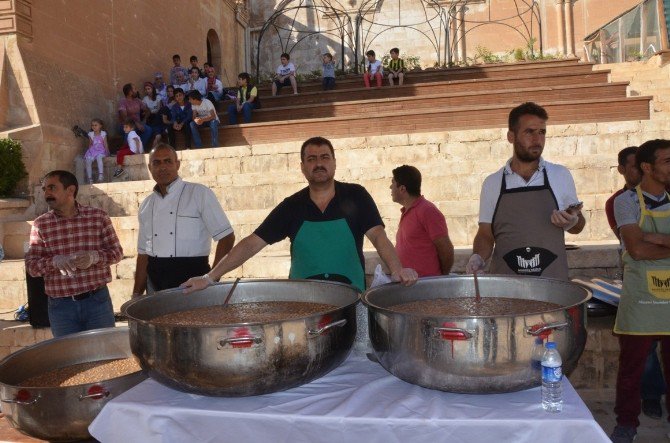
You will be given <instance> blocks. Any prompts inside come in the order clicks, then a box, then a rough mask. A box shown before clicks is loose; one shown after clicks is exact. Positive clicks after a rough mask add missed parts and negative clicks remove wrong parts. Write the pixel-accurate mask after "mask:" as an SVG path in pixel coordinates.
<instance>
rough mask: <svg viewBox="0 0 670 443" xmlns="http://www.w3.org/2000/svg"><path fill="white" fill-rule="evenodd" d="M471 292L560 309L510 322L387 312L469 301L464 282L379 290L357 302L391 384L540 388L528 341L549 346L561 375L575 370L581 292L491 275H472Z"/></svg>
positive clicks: (580, 345) (581, 336)
mask: <svg viewBox="0 0 670 443" xmlns="http://www.w3.org/2000/svg"><path fill="white" fill-rule="evenodd" d="M479 286H480V291H481V295H482V297H493V296H497V297H512V298H518V299H534V300H542V301H549V302H554V303H557V304H559V305H561V308H560V309H556V310H551V311H546V312H539V313H536V314H530V315H517V316H488V317H439V316H431V315H430V314H425V315H422V314H405V313H399V312H395V311H393V310H391V309H389V308H390V307H392V306H393V305H397V304H401V303H406V302H411V301H416V300H425V299H436V298H448V297H470V296H472V297H474V294H475V290H474V282H473V278H472V276H459V277H434V278H427V279H421V280H419V281H418V282H417V283H416V284H415V285H414V286H411V287H409V288H406V287H403V286H399V285H397V284H388V285H383V286H379V287H377V288H374V289H371V290H369V291H368V292H366V293H365V294H364V295H363V297H362V300H363V302H364V303H365V304H366V305H367V306H368V311H369V322H370V325H369V329H370V341H371V342H372V346H373V348H374V350H375V354H376V356H377V359H378V360H379V362H380V363H381V365H382V366H383V367H384V368H386V370H388V371H389V372H390V373H392V374H393V375H395V376H396V377H398V378H401V379H403V380H405V381H407V382H410V383H414V384H417V385H420V386H424V387H427V388H432V389H439V390H443V391H449V392H461V393H474V394H486V393H498V392H512V391H518V390H521V389H526V388H530V387H534V386H539V384H540V381H541V380H540V371H539V362H537V361H533V359H532V358H531V357H532V354H533V349H534V346H535V345H536V343H535V340H536V338H537V337H542V338H548V339H549V340H551V341H555V342H556V343H557V347H558V350H559V352H560V354H561V357H562V359H563V370H564V372H568V373H569V372H570V371H571V370H572V369H574V368H575V366H576V365H577V360H578V359H579V357H580V355H581V353H582V351H583V350H584V345H585V343H586V329H585V323H584V321H585V317H586V313H585V305H584V303H585V302H586V301H587V300H588V299H589V298H590V296H591V295H590V293H589V291H587V290H586V289H584V288H582V287H580V286H578V285H576V284H574V283H570V282H565V281H560V280H554V279H547V278H536V277H512V276H495V275H491V276H482V277H480V278H479ZM549 334H550V335H549ZM547 336H548V337H547ZM545 341H546V340H545Z"/></svg>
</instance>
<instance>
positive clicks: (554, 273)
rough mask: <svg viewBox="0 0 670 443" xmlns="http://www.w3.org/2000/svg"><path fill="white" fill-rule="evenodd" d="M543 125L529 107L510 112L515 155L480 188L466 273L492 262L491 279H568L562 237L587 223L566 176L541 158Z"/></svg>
mask: <svg viewBox="0 0 670 443" xmlns="http://www.w3.org/2000/svg"><path fill="white" fill-rule="evenodd" d="M548 119H549V116H548V115H547V112H546V111H545V110H544V108H542V107H541V106H538V105H536V104H535V103H531V102H528V103H524V104H522V105H519V106H517V107H516V108H514V109H512V111H511V112H510V114H509V128H508V129H509V130H508V131H507V140H508V141H509V142H510V143H512V145H513V147H514V153H513V154H512V158H511V159H510V160H509V161H508V162H507V163H506V164H505V166H503V167H502V168H501V169H500V170H498V171H497V172H495V173H494V174H491V175H489V176H488V177H487V178H486V180H484V184H483V185H482V192H481V198H480V202H479V230H478V231H477V235H476V236H475V239H474V242H473V245H472V250H473V254H472V256H471V257H470V259H469V261H468V264H467V266H466V272H467V273H473V272H481V271H483V270H484V268H485V266H486V260H488V258H489V257H491V266H490V272H491V273H493V274H511V275H531V276H542V277H553V278H560V279H563V280H567V279H568V260H567V256H566V254H565V234H564V232H565V231H567V232H569V233H571V234H578V233H580V232H581V231H582V229H584V224H585V223H586V222H585V220H584V216H582V213H581V202H579V201H578V199H577V192H576V190H575V182H574V180H573V179H572V175H571V174H570V171H568V169H567V168H565V167H564V166H561V165H557V164H553V163H549V162H548V161H545V160H544V159H543V158H542V151H543V150H544V142H545V136H546V132H547V120H548Z"/></svg>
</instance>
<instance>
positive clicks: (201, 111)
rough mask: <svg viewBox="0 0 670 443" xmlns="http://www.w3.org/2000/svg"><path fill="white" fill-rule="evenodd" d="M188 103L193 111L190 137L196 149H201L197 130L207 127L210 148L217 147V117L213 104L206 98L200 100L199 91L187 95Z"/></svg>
mask: <svg viewBox="0 0 670 443" xmlns="http://www.w3.org/2000/svg"><path fill="white" fill-rule="evenodd" d="M188 101H189V102H191V109H192V110H193V121H191V124H190V126H191V137H193V143H194V144H195V147H196V148H202V140H201V139H200V133H199V132H198V129H199V128H202V127H203V126H209V130H210V132H211V134H212V148H215V147H217V146H219V116H218V115H217V114H216V108H214V104H212V102H211V101H209V100H207V99H206V98H202V94H200V92H199V91H191V92H189V94H188Z"/></svg>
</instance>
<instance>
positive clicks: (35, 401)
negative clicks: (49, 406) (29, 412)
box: [0, 396, 41, 406]
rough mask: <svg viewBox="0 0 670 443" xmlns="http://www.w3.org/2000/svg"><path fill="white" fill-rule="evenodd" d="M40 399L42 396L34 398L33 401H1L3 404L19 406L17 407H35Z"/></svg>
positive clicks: (6, 399)
mask: <svg viewBox="0 0 670 443" xmlns="http://www.w3.org/2000/svg"><path fill="white" fill-rule="evenodd" d="M40 398H41V397H40V396H37V397H35V398H33V399H32V400H15V399H13V398H12V399H8V398H3V399H0V401H1V402H3V403H14V404H17V405H24V406H29V405H34V404H35V403H37V400H39V399H40Z"/></svg>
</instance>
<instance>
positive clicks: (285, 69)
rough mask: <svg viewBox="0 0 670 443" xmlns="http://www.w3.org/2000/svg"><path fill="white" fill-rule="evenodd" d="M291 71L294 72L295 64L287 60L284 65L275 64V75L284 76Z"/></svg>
mask: <svg viewBox="0 0 670 443" xmlns="http://www.w3.org/2000/svg"><path fill="white" fill-rule="evenodd" d="M291 72H295V66H294V65H293V63H291V62H288V63H287V64H286V66H284V65H279V66H277V75H281V76H282V77H285V76H287V75H289V74H290V73H291Z"/></svg>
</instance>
